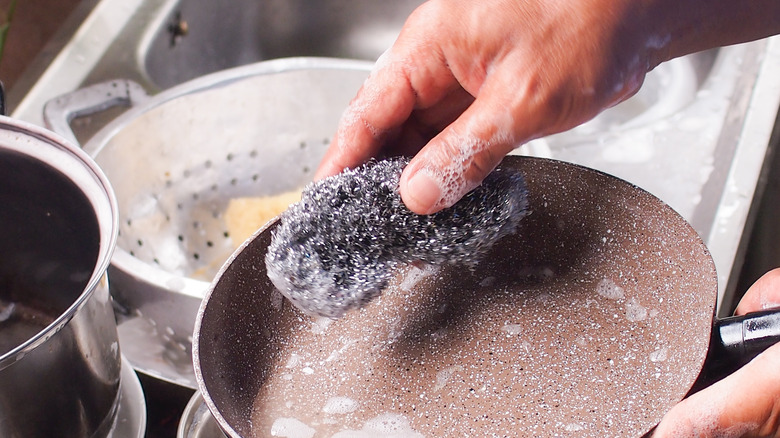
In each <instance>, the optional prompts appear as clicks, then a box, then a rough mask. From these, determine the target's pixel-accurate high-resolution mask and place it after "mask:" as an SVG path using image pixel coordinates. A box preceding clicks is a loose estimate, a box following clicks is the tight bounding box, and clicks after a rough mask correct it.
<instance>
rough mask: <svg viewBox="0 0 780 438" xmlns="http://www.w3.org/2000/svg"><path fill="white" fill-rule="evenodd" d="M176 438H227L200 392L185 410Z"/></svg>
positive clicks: (193, 397)
mask: <svg viewBox="0 0 780 438" xmlns="http://www.w3.org/2000/svg"><path fill="white" fill-rule="evenodd" d="M176 438H225V434H224V433H222V430H221V429H220V428H219V425H218V424H217V421H216V420H214V417H213V416H212V415H211V412H210V411H209V408H208V406H206V403H205V402H204V401H203V397H202V396H201V395H200V392H198V391H196V392H195V394H193V395H192V398H191V399H190V401H189V402H188V403H187V406H186V407H185V408H184V412H183V413H182V416H181V419H180V420H179V428H178V430H177V431H176Z"/></svg>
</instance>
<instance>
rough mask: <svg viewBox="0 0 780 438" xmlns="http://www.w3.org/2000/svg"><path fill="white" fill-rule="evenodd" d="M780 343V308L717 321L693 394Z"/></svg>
mask: <svg viewBox="0 0 780 438" xmlns="http://www.w3.org/2000/svg"><path fill="white" fill-rule="evenodd" d="M778 342H780V310H778V309H773V310H763V311H759V312H751V313H748V314H746V315H742V316H731V317H728V318H721V319H719V320H717V321H716V322H715V326H714V327H713V331H712V336H711V338H710V349H709V351H708V352H707V359H706V360H705V362H704V369H703V370H702V373H701V375H700V376H699V379H698V380H697V382H696V384H695V385H694V387H693V389H692V390H691V393H693V392H696V391H698V390H701V389H703V388H705V387H707V386H709V385H711V384H713V383H715V382H717V381H718V380H720V379H722V378H724V377H726V376H727V375H729V374H731V373H733V372H734V371H736V370H738V369H739V368H740V367H742V366H743V365H745V364H746V363H748V362H750V361H751V360H752V359H753V358H754V357H756V356H758V355H759V354H760V353H761V352H762V351H764V350H766V349H767V348H769V347H771V346H772V345H774V344H776V343H778Z"/></svg>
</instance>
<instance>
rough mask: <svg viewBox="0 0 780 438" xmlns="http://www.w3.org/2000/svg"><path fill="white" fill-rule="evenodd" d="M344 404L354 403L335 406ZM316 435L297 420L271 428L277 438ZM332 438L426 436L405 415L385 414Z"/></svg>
mask: <svg viewBox="0 0 780 438" xmlns="http://www.w3.org/2000/svg"><path fill="white" fill-rule="evenodd" d="M344 402H347V405H350V406H351V404H350V403H354V401H352V400H349V399H346V398H339V400H338V401H336V402H335V404H337V405H341V404H342V403H344ZM339 407H342V406H339ZM323 410H324V408H323ZM336 413H340V412H336ZM315 434H316V430H315V429H314V428H312V427H310V426H308V425H307V424H306V423H304V422H303V421H300V420H298V419H296V418H290V417H281V418H277V419H276V420H275V421H274V423H273V425H272V426H271V436H275V437H282V438H313V437H314V435H315ZM331 438H424V435H422V434H421V433H418V432H416V431H415V430H414V429H412V426H411V423H410V422H409V420H408V419H407V418H406V417H404V416H403V415H398V414H392V413H385V414H381V415H378V416H376V417H374V418H372V419H370V420H368V421H366V422H365V424H364V425H363V427H362V428H360V429H357V430H350V429H348V430H342V431H339V432H336V433H335V434H333V435H331Z"/></svg>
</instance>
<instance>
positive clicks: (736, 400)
mask: <svg viewBox="0 0 780 438" xmlns="http://www.w3.org/2000/svg"><path fill="white" fill-rule="evenodd" d="M778 303H780V269H774V270H772V271H770V272H768V273H766V274H764V276H762V277H761V278H760V279H758V281H756V282H755V283H754V284H753V285H752V286H751V287H750V288H749V289H748V291H747V292H746V293H745V295H744V297H743V298H742V300H741V301H740V303H739V306H737V311H736V313H737V314H738V315H741V314H745V313H749V312H754V311H758V310H765V309H768V308H771V307H777V304H778ZM778 370H780V344H775V345H774V346H772V347H770V348H769V349H767V350H766V351H765V352H763V353H762V354H760V355H759V356H757V357H756V358H755V359H753V360H752V361H751V362H749V363H748V364H747V365H745V366H743V367H742V368H740V369H739V370H737V371H736V372H735V373H733V374H731V375H730V376H728V377H726V378H725V379H723V380H721V381H719V382H716V383H715V384H713V385H712V386H710V387H708V388H706V389H704V390H702V391H699V392H697V393H695V394H693V395H692V396H690V397H688V398H687V399H685V400H683V401H682V402H680V403H679V404H678V405H676V406H675V407H674V408H672V410H670V411H669V412H668V413H667V414H666V416H664V418H663V420H662V421H661V423H660V424H659V425H658V427H657V428H656V430H655V433H654V434H653V437H655V438H665V437H681V438H686V437H727V438H728V437H770V436H780V435H779V434H780V372H778Z"/></svg>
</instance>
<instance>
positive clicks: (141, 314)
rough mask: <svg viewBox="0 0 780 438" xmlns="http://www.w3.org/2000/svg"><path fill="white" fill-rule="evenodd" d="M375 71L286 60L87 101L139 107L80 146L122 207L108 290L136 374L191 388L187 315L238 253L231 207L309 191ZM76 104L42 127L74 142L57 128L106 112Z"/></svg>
mask: <svg viewBox="0 0 780 438" xmlns="http://www.w3.org/2000/svg"><path fill="white" fill-rule="evenodd" d="M372 65H373V64H372V63H369V62H362V61H350V60H336V59H326V58H287V59H279V60H273V61H265V62H261V63H257V64H253V65H249V66H245V67H239V68H235V69H231V70H226V71H222V72H219V73H215V74H211V75H208V76H204V77H202V78H199V79H196V80H193V81H190V82H188V83H185V84H183V85H180V86H177V87H174V88H172V89H170V90H167V91H165V92H163V93H160V94H158V95H156V96H154V97H151V98H148V97H145V94H144V93H143V91H142V90H141V91H140V92H139V90H138V89H137V87H135V86H133V85H127V83H125V82H119V81H118V82H114V83H110V84H103V85H101V86H100V87H98V88H97V90H92V91H91V94H92V98H89V99H86V100H88V101H90V100H94V99H98V100H109V99H115V100H116V99H120V100H121V99H125V100H130V101H136V102H137V101H141V103H140V104H137V105H135V106H134V107H133V108H131V109H130V110H128V111H127V112H125V113H124V114H123V115H122V116H120V117H119V118H118V119H116V120H114V121H113V122H112V123H111V124H109V125H108V126H106V127H105V128H104V129H102V130H101V131H100V132H99V133H98V134H96V135H95V136H94V137H93V138H92V139H91V140H90V141H89V142H88V143H87V144H86V145H85V146H84V149H85V150H86V151H87V152H89V153H90V154H91V155H92V156H93V157H94V158H95V161H96V162H97V163H98V164H99V165H100V167H101V168H102V169H103V170H104V172H105V174H106V175H107V176H108V179H109V181H110V182H111V184H112V186H113V188H114V191H115V194H116V198H117V200H118V204H119V225H120V230H119V241H118V248H117V251H116V253H115V255H114V257H113V259H112V268H111V271H110V272H109V279H110V281H111V288H112V289H111V290H112V295H113V296H114V297H115V299H116V301H117V302H118V303H119V305H120V306H121V309H120V316H121V318H120V326H119V329H120V343H121V344H122V348H123V352H124V353H125V355H126V356H127V357H128V358H129V359H130V361H131V362H132V363H133V365H134V366H135V367H136V368H137V369H139V370H142V371H146V372H148V373H150V374H153V375H155V376H157V377H161V378H163V379H167V380H169V381H175V382H177V383H181V384H184V385H186V386H190V387H193V388H194V387H195V386H196V384H195V380H194V374H193V372H192V365H191V355H190V349H191V335H192V330H193V326H194V320H195V313H196V311H197V308H198V305H199V304H200V300H201V298H202V297H203V296H204V295H205V293H206V290H207V289H208V286H209V283H210V281H211V279H212V278H213V277H214V275H215V274H216V273H217V272H218V271H219V269H220V267H221V266H222V264H223V263H224V262H225V261H226V260H227V258H228V257H229V256H230V254H231V253H233V251H234V250H235V248H236V247H237V246H238V245H240V244H241V243H242V242H241V241H237V240H240V239H235V238H234V236H232V235H231V233H230V231H229V229H228V228H227V225H226V223H225V217H224V215H225V210H226V208H227V206H228V204H229V202H230V200H231V199H233V198H240V197H262V196H269V195H275V194H278V193H282V192H288V191H292V190H297V189H300V188H301V187H303V186H304V185H305V184H306V183H307V182H309V181H310V180H311V179H312V177H313V173H314V170H315V169H316V167H317V166H318V164H319V161H320V160H321V158H322V156H323V154H324V152H325V150H326V148H327V145H328V143H329V141H330V138H331V137H332V136H333V134H334V132H335V129H336V126H337V124H338V120H339V118H340V116H341V113H342V111H343V109H344V108H345V107H346V106H347V104H348V102H349V100H350V99H351V98H352V97H353V96H354V95H355V93H356V92H357V90H358V89H359V87H360V86H361V84H362V83H363V81H364V80H365V78H366V77H367V75H368V72H369V71H370V68H371V66H372ZM101 87H102V88H101ZM84 95H85V94H84V93H83V92H82V93H79V92H76V93H74V95H69V96H62V97H60V98H58V99H56V100H54V101H52V102H49V104H47V109H46V111H47V114H46V119H47V123H48V124H49V126H50V127H52V129H54V130H55V131H57V132H62V131H66V132H63V134H64V135H70V136H71V137H72V133H70V132H69V131H68V130H67V129H63V128H62V126H63V123H61V122H62V120H66V121H65V123H64V126H67V119H70V118H72V117H73V116H74V115H81V114H82V113H83V112H82V111H80V110H74V109H73V107H79V106H90V107H93V108H94V107H100V106H103V107H105V106H106V105H105V104H96V103H95V102H91V103H89V104H88V105H87V104H85V103H83V102H82V103H79V102H78V101H79V100H84ZM95 96H97V97H95ZM117 96H119V97H117ZM68 107H70V109H67V110H64V111H63V110H62V108H68ZM58 112H60V113H62V112H64V113H66V114H65V115H64V116H61V115H58V114H57V113H58ZM57 126H60V128H59V129H57ZM260 225H262V224H260ZM258 228H259V225H258Z"/></svg>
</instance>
